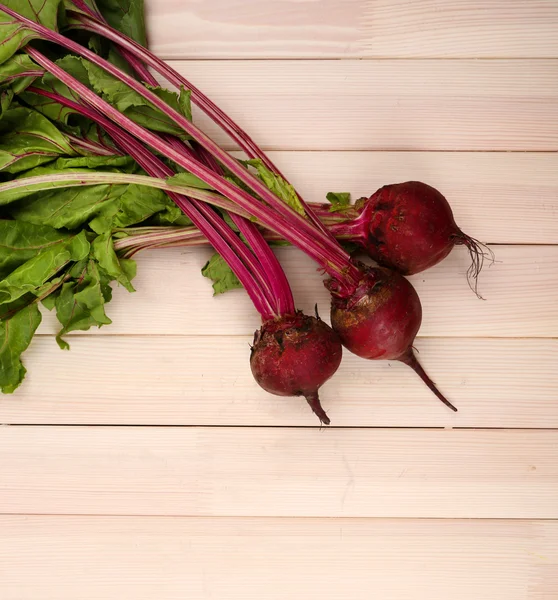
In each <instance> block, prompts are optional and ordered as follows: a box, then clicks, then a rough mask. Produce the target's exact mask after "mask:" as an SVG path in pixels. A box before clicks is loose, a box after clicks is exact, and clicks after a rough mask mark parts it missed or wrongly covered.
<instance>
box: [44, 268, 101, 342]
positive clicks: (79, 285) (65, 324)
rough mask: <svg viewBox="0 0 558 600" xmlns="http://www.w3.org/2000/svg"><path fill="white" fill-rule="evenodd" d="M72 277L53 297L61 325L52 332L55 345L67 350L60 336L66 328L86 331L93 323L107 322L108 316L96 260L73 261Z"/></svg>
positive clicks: (66, 330) (99, 325)
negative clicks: (56, 343)
mask: <svg viewBox="0 0 558 600" xmlns="http://www.w3.org/2000/svg"><path fill="white" fill-rule="evenodd" d="M72 275H73V277H74V278H73V280H72V281H69V282H67V283H64V284H63V285H62V288H61V290H60V293H59V294H58V295H57V297H56V301H55V307H56V317H57V318H58V320H59V321H60V323H61V324H62V329H61V330H60V331H59V332H58V335H57V336H56V341H57V342H58V345H59V346H60V348H62V349H63V350H68V349H69V347H70V346H69V345H68V343H67V342H66V341H64V340H63V339H62V336H64V335H66V334H67V333H69V332H70V331H76V330H79V331H87V330H88V329H89V328H91V327H93V326H97V327H101V326H102V325H109V324H110V323H111V320H110V319H109V318H108V317H107V315H106V313H105V298H104V296H103V290H102V285H101V274H100V272H99V267H98V265H97V263H96V262H95V261H94V260H92V259H91V258H90V259H87V260H84V261H82V262H80V263H78V264H76V265H75V267H74V268H73V269H72Z"/></svg>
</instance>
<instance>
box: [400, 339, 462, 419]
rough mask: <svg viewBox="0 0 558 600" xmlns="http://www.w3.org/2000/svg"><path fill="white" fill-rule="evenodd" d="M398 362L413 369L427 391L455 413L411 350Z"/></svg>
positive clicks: (455, 409)
mask: <svg viewBox="0 0 558 600" xmlns="http://www.w3.org/2000/svg"><path fill="white" fill-rule="evenodd" d="M398 360H399V361H400V362H402V363H403V364H405V365H407V366H409V367H411V369H413V371H414V372H415V373H416V374H417V375H418V376H419V377H420V378H421V379H422V380H423V381H424V383H425V384H426V385H427V387H428V389H429V390H430V391H431V392H432V393H433V394H434V395H435V396H436V398H438V399H439V400H441V401H442V402H443V403H444V404H445V405H446V406H447V407H448V408H450V409H451V410H453V411H454V412H457V408H456V407H455V406H454V405H453V404H452V403H451V402H450V401H449V400H448V399H447V398H446V397H445V396H444V395H443V394H442V392H440V390H439V389H438V388H437V387H436V385H435V383H434V382H433V381H432V379H430V377H428V375H427V374H426V372H425V370H424V369H423V368H422V365H421V364H420V363H419V361H418V360H417V357H416V356H415V353H414V352H413V349H412V348H409V349H408V350H407V352H405V354H403V355H402V356H401V357H400V358H399V359H398Z"/></svg>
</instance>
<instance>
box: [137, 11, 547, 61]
mask: <svg viewBox="0 0 558 600" xmlns="http://www.w3.org/2000/svg"><path fill="white" fill-rule="evenodd" d="M146 6H147V10H148V15H149V19H148V25H149V40H150V44H151V47H152V49H153V50H155V52H157V53H158V54H160V55H161V56H163V57H165V58H175V59H176V58H231V57H234V58H236V57H239V58H260V59H261V58H291V57H292V58H300V57H308V58H324V57H330V58H348V57H363V58H364V57H367V58H386V57H395V58H417V57H422V58H425V57H436V58H471V57H475V58H495V57H504V58H523V57H536V58H547V57H549V56H550V57H555V56H556V55H557V54H558V38H557V36H556V22H557V21H558V4H557V3H556V2H555V1H554V0H537V1H527V2H525V1H524V0H489V1H487V0H443V1H440V0H259V1H258V2H255V1H254V0H235V1H234V2H231V0H211V1H207V0H164V1H161V0H146Z"/></svg>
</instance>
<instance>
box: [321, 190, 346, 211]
mask: <svg viewBox="0 0 558 600" xmlns="http://www.w3.org/2000/svg"><path fill="white" fill-rule="evenodd" d="M326 198H327V200H328V202H330V203H331V208H330V212H336V211H338V210H344V209H345V208H347V207H348V206H350V205H351V194H350V193H349V192H329V193H328V194H327V195H326Z"/></svg>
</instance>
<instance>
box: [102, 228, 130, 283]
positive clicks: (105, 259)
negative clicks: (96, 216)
mask: <svg viewBox="0 0 558 600" xmlns="http://www.w3.org/2000/svg"><path fill="white" fill-rule="evenodd" d="M92 254H93V256H94V258H95V260H96V261H97V262H98V263H99V266H100V267H101V268H102V269H103V270H104V271H105V272H106V273H107V274H108V275H109V276H110V277H111V278H112V279H114V280H116V281H117V282H118V283H120V285H122V286H124V287H125V288H126V289H127V290H128V291H129V292H134V291H135V290H134V287H133V286H132V279H133V277H134V276H135V262H134V261H127V260H125V259H119V258H118V256H117V255H116V252H115V251H114V241H113V239H112V235H111V232H107V233H104V234H102V235H99V236H98V237H96V238H95V240H93V243H92Z"/></svg>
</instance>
